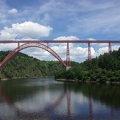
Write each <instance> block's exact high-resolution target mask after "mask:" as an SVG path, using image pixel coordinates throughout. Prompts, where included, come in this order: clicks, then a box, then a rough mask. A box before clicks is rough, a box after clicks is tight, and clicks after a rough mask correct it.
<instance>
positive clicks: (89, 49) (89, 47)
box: [88, 42, 91, 60]
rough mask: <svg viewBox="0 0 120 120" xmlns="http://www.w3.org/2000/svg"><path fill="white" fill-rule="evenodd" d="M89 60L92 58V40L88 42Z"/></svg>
mask: <svg viewBox="0 0 120 120" xmlns="http://www.w3.org/2000/svg"><path fill="white" fill-rule="evenodd" d="M88 60H91V46H90V42H88Z"/></svg>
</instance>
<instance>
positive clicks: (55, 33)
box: [0, 0, 120, 62]
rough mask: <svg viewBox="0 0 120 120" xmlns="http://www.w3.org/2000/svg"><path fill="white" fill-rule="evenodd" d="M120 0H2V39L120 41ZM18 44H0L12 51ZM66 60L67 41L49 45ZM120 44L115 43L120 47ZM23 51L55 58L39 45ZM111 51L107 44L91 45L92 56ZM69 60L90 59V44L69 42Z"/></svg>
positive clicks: (2, 47) (39, 57)
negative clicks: (88, 51)
mask: <svg viewBox="0 0 120 120" xmlns="http://www.w3.org/2000/svg"><path fill="white" fill-rule="evenodd" d="M119 6H120V1H119V0H100V1H98V0H0V40H28V39H29V40H120V36H119V34H120V7H119ZM16 47H17V45H16V44H5V45H4V44H0V50H1V51H6V50H13V49H15V48H16ZM49 47H51V48H52V49H53V50H54V51H56V52H57V53H58V55H59V56H60V57H61V58H62V59H63V60H65V59H66V44H49ZM119 47H120V44H112V49H113V50H117V49H118V48H119ZM21 52H23V53H25V54H28V55H30V56H33V57H36V58H38V59H40V60H56V59H55V58H54V57H53V56H52V55H51V54H49V53H48V52H47V51H45V50H42V49H40V48H28V49H24V50H22V51H21ZM105 52H108V45H107V44H92V45H91V53H92V57H93V58H94V57H96V56H99V55H100V54H103V53H105ZM70 59H71V60H72V61H76V62H82V61H84V60H86V59H87V44H70Z"/></svg>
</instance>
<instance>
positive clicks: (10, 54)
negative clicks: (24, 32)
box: [0, 43, 66, 68]
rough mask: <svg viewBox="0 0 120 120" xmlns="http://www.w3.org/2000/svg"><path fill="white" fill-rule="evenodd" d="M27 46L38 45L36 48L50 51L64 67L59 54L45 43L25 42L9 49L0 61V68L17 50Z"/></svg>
mask: <svg viewBox="0 0 120 120" xmlns="http://www.w3.org/2000/svg"><path fill="white" fill-rule="evenodd" d="M29 47H38V48H42V49H44V50H46V51H48V52H49V53H51V54H52V55H53V56H54V57H55V58H57V59H58V60H59V61H60V62H61V63H62V65H63V66H65V67H66V64H65V63H64V61H63V60H62V59H61V58H60V56H59V55H58V54H57V53H56V52H55V51H54V50H52V49H51V48H50V47H48V46H47V45H45V44H41V43H25V44H22V45H21V46H18V47H17V48H15V49H14V50H13V51H11V52H10V53H9V54H8V55H7V56H6V57H5V58H4V60H3V61H2V62H1V63H0V68H2V67H3V66H5V64H6V63H7V62H8V61H9V60H10V59H11V58H12V57H13V56H14V55H15V54H16V53H17V52H19V51H21V50H23V49H25V48H29Z"/></svg>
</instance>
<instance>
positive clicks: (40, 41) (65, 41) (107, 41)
mask: <svg viewBox="0 0 120 120" xmlns="http://www.w3.org/2000/svg"><path fill="white" fill-rule="evenodd" d="M67 42H68V43H88V42H90V43H109V42H110V43H120V40H0V43H67Z"/></svg>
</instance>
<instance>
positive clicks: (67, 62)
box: [66, 42, 71, 70]
mask: <svg viewBox="0 0 120 120" xmlns="http://www.w3.org/2000/svg"><path fill="white" fill-rule="evenodd" d="M70 68H71V65H70V49H69V42H67V51H66V70H69V69H70Z"/></svg>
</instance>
